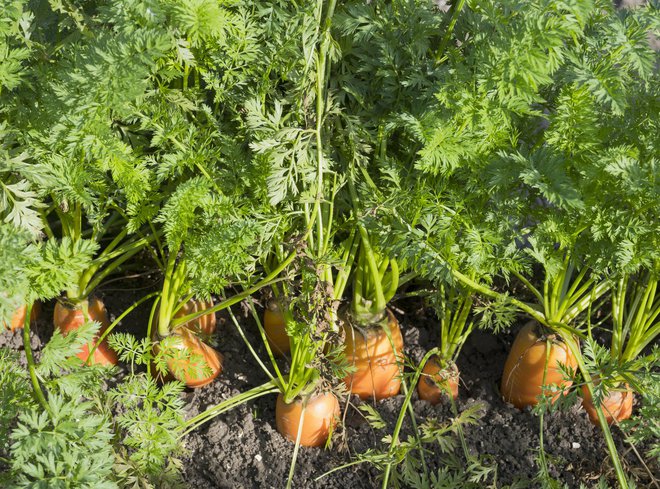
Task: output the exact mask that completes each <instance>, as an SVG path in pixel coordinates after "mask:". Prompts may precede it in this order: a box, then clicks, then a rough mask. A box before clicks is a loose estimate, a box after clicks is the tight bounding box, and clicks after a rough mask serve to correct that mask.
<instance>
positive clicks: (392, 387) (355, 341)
mask: <svg viewBox="0 0 660 489" xmlns="http://www.w3.org/2000/svg"><path fill="white" fill-rule="evenodd" d="M385 328H387V329H388V330H389V335H388V333H387V332H386V331H385ZM344 332H345V335H346V338H345V340H344V345H345V354H346V359H347V361H348V363H349V365H352V366H354V367H355V369H356V370H355V372H354V373H352V374H349V375H348V376H346V378H345V379H344V382H345V383H346V386H347V387H348V388H349V389H350V391H351V393H353V394H357V395H358V396H360V398H362V399H368V398H370V397H372V396H373V397H374V398H375V399H376V400H380V399H385V398H387V397H392V396H396V395H397V394H398V393H399V389H400V388H401V378H400V376H399V363H400V359H401V356H402V354H403V337H402V336H401V329H400V328H399V322H398V321H397V320H396V318H395V317H394V314H392V312H391V311H389V310H388V311H387V318H386V319H385V320H383V322H382V324H377V325H372V326H368V327H366V328H365V329H364V330H361V329H358V328H354V327H353V326H351V325H350V324H349V323H348V321H344ZM390 337H391V340H390ZM393 346H394V348H393ZM395 349H396V352H395ZM397 359H399V361H397Z"/></svg>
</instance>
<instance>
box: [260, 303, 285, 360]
mask: <svg viewBox="0 0 660 489" xmlns="http://www.w3.org/2000/svg"><path fill="white" fill-rule="evenodd" d="M264 332H265V333H266V339H267V340H268V345H269V346H270V349H271V350H272V351H273V352H274V353H276V354H278V355H286V354H288V353H289V352H290V351H291V343H290V342H289V335H287V334H286V319H285V317H284V314H283V313H282V311H281V310H280V307H279V305H278V304H277V302H276V301H270V302H269V303H268V305H267V307H266V310H265V311H264Z"/></svg>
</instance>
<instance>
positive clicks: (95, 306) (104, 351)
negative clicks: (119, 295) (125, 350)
mask: <svg viewBox="0 0 660 489" xmlns="http://www.w3.org/2000/svg"><path fill="white" fill-rule="evenodd" d="M85 309H87V317H85V312H84V310H85ZM87 321H96V322H98V323H101V329H100V331H99V333H102V332H103V331H105V330H106V328H107V327H108V326H110V320H109V319H108V312H107V310H106V308H105V305H104V304H103V301H101V300H100V299H98V298H92V299H90V300H85V301H83V302H80V303H79V304H77V305H76V306H75V307H73V308H72V307H68V306H66V305H64V304H63V303H61V302H57V304H55V311H54V314H53V323H54V325H55V328H57V329H59V330H60V331H61V332H62V334H64V335H65V336H66V335H67V334H68V333H70V332H71V331H75V330H77V329H78V328H80V327H81V326H82V325H83V324H85V322H87ZM95 340H96V339H94V340H92V344H95ZM89 347H90V345H89V344H88V345H84V346H83V347H82V349H81V350H80V351H79V352H78V354H77V355H76V356H77V357H78V358H80V359H81V360H82V361H83V362H89V363H93V364H99V365H117V362H118V360H117V354H116V353H115V351H114V350H112V349H111V348H110V347H109V346H108V342H107V341H105V340H104V341H103V342H102V343H101V344H100V345H98V347H97V348H96V350H95V351H94V354H93V355H92V357H91V358H89Z"/></svg>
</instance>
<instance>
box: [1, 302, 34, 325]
mask: <svg viewBox="0 0 660 489" xmlns="http://www.w3.org/2000/svg"><path fill="white" fill-rule="evenodd" d="M40 312H41V305H40V303H39V302H35V303H34V305H33V306H32V312H30V323H31V324H34V323H35V322H36V320H37V319H38V318H39V313H40ZM26 314H27V306H26V305H23V306H21V307H19V308H18V309H16V311H14V314H13V315H12V317H11V320H10V322H9V325H7V324H6V323H5V324H4V326H5V328H8V329H9V330H10V331H17V330H19V329H21V328H23V325H24V324H25V315H26Z"/></svg>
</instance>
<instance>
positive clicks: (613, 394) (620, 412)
mask: <svg viewBox="0 0 660 489" xmlns="http://www.w3.org/2000/svg"><path fill="white" fill-rule="evenodd" d="M595 381H596V379H594V382H595ZM633 397H634V396H633V391H632V389H631V388H630V385H628V384H625V385H623V386H621V387H620V388H619V389H614V390H611V391H609V392H608V394H607V395H606V396H604V397H603V400H602V402H601V404H600V407H601V409H602V410H603V414H604V415H605V419H606V420H607V424H612V423H614V422H615V421H617V422H618V421H623V420H624V419H628V418H629V417H630V416H631V415H632V404H633ZM582 407H583V408H584V410H585V411H587V414H588V415H589V420H590V421H591V422H592V423H593V424H595V425H596V426H598V425H599V422H598V413H597V412H596V406H594V402H593V398H592V397H591V393H590V392H589V389H588V388H587V386H586V385H584V386H582Z"/></svg>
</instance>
